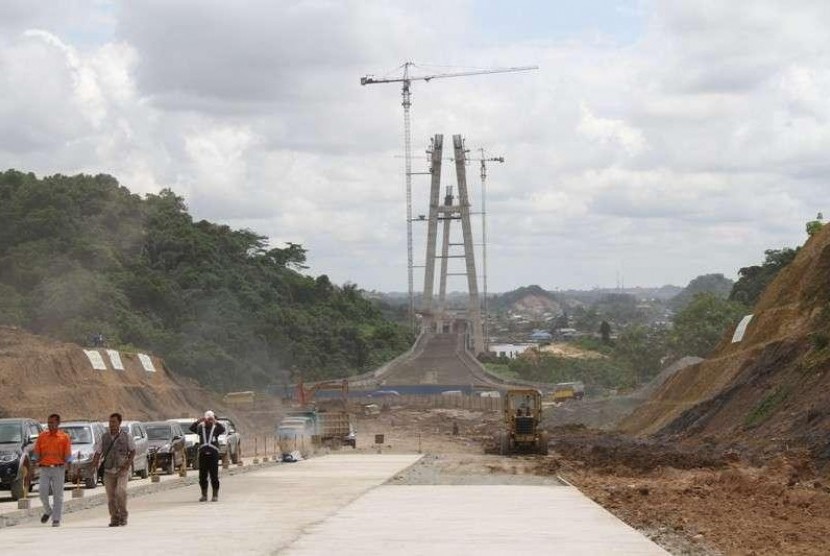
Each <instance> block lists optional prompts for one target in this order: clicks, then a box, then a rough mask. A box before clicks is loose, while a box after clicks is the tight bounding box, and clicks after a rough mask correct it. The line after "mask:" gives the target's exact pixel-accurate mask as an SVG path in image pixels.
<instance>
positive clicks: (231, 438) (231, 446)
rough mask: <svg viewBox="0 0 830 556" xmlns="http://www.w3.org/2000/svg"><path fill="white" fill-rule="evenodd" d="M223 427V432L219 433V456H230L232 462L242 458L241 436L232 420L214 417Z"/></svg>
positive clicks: (237, 461)
mask: <svg viewBox="0 0 830 556" xmlns="http://www.w3.org/2000/svg"><path fill="white" fill-rule="evenodd" d="M216 420H217V421H219V422H220V423H222V426H224V427H225V434H220V435H219V456H220V457H221V458H222V459H224V458H226V457H230V458H231V461H232V462H233V463H239V460H240V459H242V437H241V436H240V434H239V431H238V430H237V428H236V425H235V424H234V422H233V421H231V420H230V419H228V418H227V417H219V418H217V419H216Z"/></svg>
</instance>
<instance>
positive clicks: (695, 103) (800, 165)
mask: <svg viewBox="0 0 830 556" xmlns="http://www.w3.org/2000/svg"><path fill="white" fill-rule="evenodd" d="M636 4H637V8H638V10H639V12H640V13H642V14H643V17H644V21H643V28H642V32H641V34H640V35H639V36H638V37H637V39H636V40H635V41H633V42H630V43H628V44H621V43H620V42H619V40H616V39H615V38H614V37H609V36H603V35H601V34H598V33H597V31H596V30H595V29H593V28H592V29H590V30H588V31H586V32H578V30H576V31H575V33H574V35H573V36H572V37H568V38H562V35H561V33H560V35H559V36H558V37H557V38H556V39H555V40H554V39H550V40H543V39H539V37H538V33H537V34H536V35H535V36H534V39H533V40H521V38H518V39H515V38H514V39H511V42H509V43H507V42H503V41H501V40H500V39H499V37H498V36H497V35H493V34H488V33H487V32H486V30H485V29H470V28H468V26H470V25H473V24H474V23H475V22H476V21H479V22H480V21H484V20H486V18H484V19H481V18H472V17H471V16H470V13H471V10H482V9H487V6H486V4H484V3H479V2H477V1H475V0H459V1H457V2H449V3H445V4H444V5H442V12H441V17H435V12H434V11H433V10H431V8H429V6H430V5H429V4H428V3H419V2H415V3H406V4H404V3H394V2H362V1H360V2H359V1H357V0H355V1H349V2H334V1H323V0H321V1H312V0H304V1H300V0H297V1H294V2H280V3H273V2H269V1H266V0H254V1H251V2H246V3H245V4H244V6H240V5H236V4H229V3H227V2H219V1H218V0H210V1H207V2H205V1H198V2H197V1H196V0H188V1H184V2H176V3H171V2H166V1H162V0H150V1H146V2H118V3H115V4H111V3H110V2H93V3H91V4H90V3H87V2H81V1H80V0H79V1H78V2H73V3H70V4H67V5H68V6H69V7H68V8H66V9H65V10H64V9H63V8H61V9H57V8H56V9H52V8H51V7H50V5H51V3H31V2H21V1H11V2H7V3H4V5H3V6H0V29H2V30H3V35H2V38H0V87H2V88H3V90H4V92H5V94H4V95H3V96H2V97H0V165H1V166H4V167H16V168H20V169H23V170H31V171H35V172H38V173H40V174H45V173H53V172H62V173H72V172H78V171H84V172H90V173H97V172H108V173H112V174H113V175H115V176H116V177H118V178H119V179H120V180H121V181H122V183H124V184H125V185H126V186H128V187H130V188H131V189H133V190H135V191H138V192H147V191H155V190H157V189H159V188H160V187H164V186H171V187H173V188H174V189H175V190H176V191H177V192H179V193H180V194H184V195H185V197H186V199H187V202H188V205H189V206H190V207H191V210H192V211H193V212H194V214H195V216H196V217H197V218H210V219H212V220H216V221H222V222H227V223H229V224H231V225H234V226H244V227H249V228H251V229H254V230H255V231H257V232H260V233H263V234H267V235H268V236H269V237H271V238H272V239H273V240H274V241H275V242H280V241H296V242H300V243H303V244H304V245H305V246H306V247H307V248H308V249H309V258H310V261H311V263H312V270H313V271H314V272H319V273H326V274H329V275H330V276H331V277H332V279H333V280H335V281H338V282H344V281H346V280H352V281H355V282H357V283H359V284H360V285H362V286H364V287H367V288H378V289H390V290H393V289H394V290H403V289H405V284H406V269H405V264H406V262H405V258H406V252H405V226H404V222H403V218H404V206H403V198H404V193H403V177H402V175H401V171H402V166H403V161H402V160H401V159H400V158H395V156H396V155H399V154H400V153H401V148H402V147H401V145H402V114H401V107H400V86H399V85H397V84H391V85H373V86H367V87H361V86H360V85H359V77H360V76H361V75H363V74H366V73H372V72H374V73H376V74H382V73H384V72H385V71H388V70H392V69H393V68H395V67H396V66H397V65H399V64H400V63H402V62H403V61H404V60H409V59H412V60H415V61H416V62H423V61H425V60H426V61H430V62H433V63H437V64H443V65H444V66H447V67H426V66H420V67H418V68H416V71H417V72H424V73H434V72H438V73H440V72H444V71H446V72H452V71H455V68H454V67H449V66H457V65H466V66H477V67H495V66H510V65H519V64H533V63H538V64H539V65H540V66H541V69H540V71H538V72H533V73H526V74H506V75H490V76H477V77H469V78H458V79H442V80H434V81H431V82H429V83H425V82H422V81H417V82H415V83H414V84H413V107H412V126H413V141H414V149H413V150H414V155H415V163H416V167H415V170H416V171H420V170H423V169H424V167H425V156H424V154H423V152H422V151H423V149H424V148H425V146H426V144H427V141H428V138H429V137H431V136H432V135H433V134H434V133H444V134H445V135H446V136H449V135H451V134H454V133H462V134H464V135H465V137H466V138H467V146H468V147H469V148H471V149H472V153H473V154H476V153H477V151H476V150H475V149H476V148H477V147H479V146H484V147H486V149H487V152H488V153H489V154H490V155H502V156H504V157H505V159H506V162H505V164H503V165H497V164H493V165H491V166H490V168H489V170H490V171H489V181H488V222H489V239H490V241H491V246H492V247H491V250H490V253H489V254H488V255H489V256H488V258H489V259H490V267H491V268H490V280H489V282H490V289H491V290H501V289H508V288H512V287H515V286H518V285H522V284H526V283H528V282H539V283H542V284H543V285H546V286H549V287H557V286H558V287H574V286H593V285H603V284H604V285H610V284H613V283H614V281H615V274H616V272H617V271H618V270H620V269H624V273H625V275H626V283H627V284H660V283H665V282H674V283H683V282H686V281H688V280H689V279H691V278H692V277H694V276H695V275H697V274H700V273H704V272H724V273H726V274H734V273H735V272H736V271H737V269H738V268H740V267H741V266H746V265H748V264H753V263H755V262H757V261H759V260H760V259H761V258H762V256H763V250H764V249H767V248H772V247H780V246H782V245H795V244H797V243H799V242H801V241H802V240H803V236H804V231H803V223H804V222H805V221H806V220H807V219H809V218H812V217H813V216H814V215H815V213H816V212H817V211H818V210H822V209H824V210H825V212H826V211H827V210H828V209H827V207H824V206H821V205H820V204H821V202H822V199H824V198H825V197H826V195H825V191H826V186H825V182H826V181H827V179H828V174H829V173H830V163H828V162H827V157H826V153H827V152H828V150H830V124H829V123H828V119H829V118H828V116H830V70H828V69H827V67H828V65H827V61H828V58H830V35H827V33H826V32H825V30H826V29H827V28H828V26H830V10H828V9H827V7H826V4H825V2H822V1H818V0H816V1H814V2H813V1H803V2H799V3H797V5H796V4H792V3H783V2H781V1H778V0H766V1H753V2H717V1H714V0H706V1H699V0H694V1H692V0H688V1H679V2H657V1H646V2H642V3H639V2H637V3H636ZM528 13H534V12H533V10H529V11H528ZM538 13H539V14H541V15H539V17H545V16H548V17H552V14H554V13H556V10H550V9H548V10H544V11H539V12H538ZM542 23H543V22H542ZM558 28H559V29H561V25H560V26H558ZM616 31H619V30H616ZM624 34H625V33H617V35H624ZM511 36H512V37H516V36H518V37H520V36H521V34H520V33H514V34H511ZM485 37H486V38H485ZM445 156H447V157H449V156H451V154H450V153H449V152H448V151H445ZM477 176H478V167H477V166H476V165H475V164H473V165H471V166H470V167H469V173H468V180H469V184H470V190H471V196H472V202H473V203H474V204H477V203H478V202H479V200H478V195H479V185H478V178H477ZM443 178H444V179H443V183H444V184H445V185H454V184H455V176H454V175H453V173H452V169H451V168H450V167H449V165H445V171H444V176H443ZM427 183H428V181H427V179H426V178H425V177H424V176H416V177H415V179H414V195H413V198H414V200H415V203H416V204H415V207H414V213H415V214H419V213H423V212H426V195H427ZM473 210H474V211H475V210H477V209H476V206H474V207H473ZM479 228H480V226H479V223H478V222H476V223H474V230H475V231H476V233H477V232H478V230H479ZM415 233H416V240H417V241H416V246H415V255H416V264H417V263H419V259H420V258H421V257H422V256H423V255H422V253H423V245H422V241H423V237H422V236H423V229H422V228H419V227H418V226H417V225H416V229H415ZM419 281H420V280H419Z"/></svg>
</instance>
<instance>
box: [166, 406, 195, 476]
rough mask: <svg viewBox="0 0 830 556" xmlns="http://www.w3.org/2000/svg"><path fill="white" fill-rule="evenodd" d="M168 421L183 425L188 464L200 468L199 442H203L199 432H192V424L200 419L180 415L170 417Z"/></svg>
mask: <svg viewBox="0 0 830 556" xmlns="http://www.w3.org/2000/svg"><path fill="white" fill-rule="evenodd" d="M168 421H175V422H176V423H178V424H179V425H181V427H182V430H183V431H184V451H185V454H186V455H187V465H190V466H192V467H193V469H198V468H199V444H200V443H201V440H200V439H199V435H198V434H196V433H192V432H190V425H192V424H193V423H195V422H196V421H198V419H194V418H190V417H180V418H177V419H168Z"/></svg>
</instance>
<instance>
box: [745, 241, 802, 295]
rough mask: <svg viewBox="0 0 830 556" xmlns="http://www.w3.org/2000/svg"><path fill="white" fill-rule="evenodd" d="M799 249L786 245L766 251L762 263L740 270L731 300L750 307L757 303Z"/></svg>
mask: <svg viewBox="0 0 830 556" xmlns="http://www.w3.org/2000/svg"><path fill="white" fill-rule="evenodd" d="M799 249H800V248H796V249H790V248H789V247H784V248H783V249H767V250H766V251H764V257H765V258H764V262H763V263H762V264H760V265H755V266H747V267H744V268H742V269H740V270H739V271H738V276H739V278H738V281H737V282H735V285H734V286H733V287H732V291H731V292H730V293H729V300H730V301H736V302H738V303H742V304H744V305H746V306H748V307H752V306H753V305H755V303H756V302H757V301H758V298H759V297H761V294H762V293H763V292H764V290H765V289H766V287H767V285H768V284H769V283H770V282H772V280H773V279H774V278H775V277H776V276H777V275H778V273H779V272H781V269H783V268H784V267H786V266H787V265H788V264H790V263H791V262H792V260H793V259H795V256H796V255H797V254H798V250H799Z"/></svg>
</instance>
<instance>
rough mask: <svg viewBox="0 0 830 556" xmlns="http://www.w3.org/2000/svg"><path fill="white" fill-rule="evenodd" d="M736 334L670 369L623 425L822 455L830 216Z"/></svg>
mask: <svg viewBox="0 0 830 556" xmlns="http://www.w3.org/2000/svg"><path fill="white" fill-rule="evenodd" d="M753 314H754V316H753V318H752V321H751V322H750V323H749V326H748V328H747V330H746V334H745V335H744V338H743V340H742V341H740V342H737V343H732V342H731V339H732V332H733V331H732V330H730V331H729V332H728V334H726V335H725V336H724V338H723V340H722V341H721V343H720V345H719V346H718V347H717V349H716V350H715V352H714V354H713V356H712V357H711V358H709V359H707V360H705V361H703V362H701V363H699V364H697V365H693V366H691V367H688V368H686V369H683V370H682V371H680V372H678V373H677V374H675V375H674V376H672V377H671V378H670V379H669V380H667V381H666V382H665V383H664V384H663V385H662V386H661V387H660V388H658V389H657V391H656V392H655V394H654V395H653V396H652V397H651V399H650V400H649V401H648V402H646V403H645V404H643V405H642V406H641V407H640V408H639V409H638V410H637V411H635V412H634V413H633V414H632V415H631V416H630V417H628V418H627V419H625V420H624V421H623V423H622V425H621V428H622V429H623V430H624V431H626V432H629V433H634V434H637V435H641V436H642V435H656V436H657V437H658V438H662V439H664V440H671V441H679V442H685V443H700V442H703V443H705V444H707V445H710V446H712V447H718V448H721V449H735V450H737V451H739V452H741V453H744V454H746V455H752V456H765V455H769V454H773V453H778V452H781V451H784V450H787V449H793V448H804V449H807V450H808V451H809V452H810V453H811V454H812V455H813V456H814V457H818V458H820V459H822V460H825V461H827V460H828V459H830V448H828V438H830V372H828V371H830V226H826V227H825V228H824V229H823V230H822V231H821V232H820V233H818V234H816V235H815V236H813V237H812V238H810V240H809V241H808V242H807V243H806V244H805V246H804V248H803V249H801V251H800V252H799V254H798V256H797V257H796V258H795V260H794V261H793V262H792V263H791V264H790V265H789V266H788V267H786V268H785V269H784V270H782V271H781V273H780V274H779V275H778V276H777V277H776V279H775V280H774V281H773V282H772V283H771V284H770V285H769V287H768V288H767V289H766V291H765V292H764V294H763V295H762V296H761V298H760V300H759V301H758V304H757V306H756V307H755V310H754V313H753Z"/></svg>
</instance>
